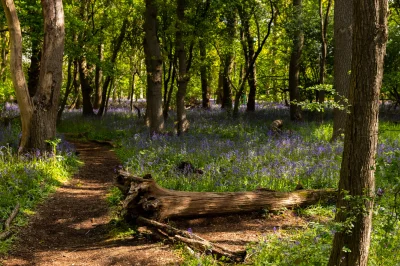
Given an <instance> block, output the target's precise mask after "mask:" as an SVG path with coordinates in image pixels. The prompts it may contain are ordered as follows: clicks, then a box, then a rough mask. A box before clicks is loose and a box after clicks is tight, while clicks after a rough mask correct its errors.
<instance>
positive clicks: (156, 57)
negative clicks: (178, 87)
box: [144, 0, 164, 135]
mask: <svg viewBox="0 0 400 266" xmlns="http://www.w3.org/2000/svg"><path fill="white" fill-rule="evenodd" d="M145 3H146V10H145V14H144V18H145V22H144V32H145V37H144V53H145V58H146V69H147V93H146V98H147V109H146V119H147V120H148V123H149V129H150V135H153V134H154V133H160V132H162V130H163V129H164V119H163V110H162V88H161V83H162V56H161V51H160V44H159V42H158V38H157V12H158V8H157V3H156V2H155V1H154V0H145Z"/></svg>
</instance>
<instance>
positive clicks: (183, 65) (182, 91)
mask: <svg viewBox="0 0 400 266" xmlns="http://www.w3.org/2000/svg"><path fill="white" fill-rule="evenodd" d="M176 14H177V17H178V21H177V23H176V28H177V29H176V37H175V40H176V46H175V51H176V55H177V58H178V62H179V65H178V69H179V71H178V82H177V83H178V91H177V92H176V120H177V121H176V122H177V123H176V129H177V134H178V135H181V134H183V133H185V132H186V131H187V130H188V129H189V121H188V120H187V118H186V109H185V97H186V89H187V84H188V82H189V75H188V73H187V58H186V51H185V42H184V40H183V34H184V31H183V27H184V26H185V25H184V24H185V0H178V3H177V8H176Z"/></svg>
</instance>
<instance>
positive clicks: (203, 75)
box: [199, 38, 210, 109]
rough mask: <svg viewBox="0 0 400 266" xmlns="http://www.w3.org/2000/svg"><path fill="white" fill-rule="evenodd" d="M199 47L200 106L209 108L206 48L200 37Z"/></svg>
mask: <svg viewBox="0 0 400 266" xmlns="http://www.w3.org/2000/svg"><path fill="white" fill-rule="evenodd" d="M199 49H200V60H201V66H200V79H201V98H202V107H203V108H204V109H210V87H209V86H208V74H207V61H206V58H207V50H206V44H205V42H204V40H203V39H202V38H200V39H199Z"/></svg>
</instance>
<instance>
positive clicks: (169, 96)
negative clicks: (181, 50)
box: [163, 56, 177, 121]
mask: <svg viewBox="0 0 400 266" xmlns="http://www.w3.org/2000/svg"><path fill="white" fill-rule="evenodd" d="M174 58H175V59H174V60H175V63H174V65H175V64H176V60H177V58H176V56H174ZM175 77H176V68H175V67H173V69H172V77H171V83H170V84H169V90H168V95H167V101H166V103H165V105H164V110H163V115H164V120H165V121H167V119H168V111H169V107H170V105H171V100H172V93H173V92H174V84H175Z"/></svg>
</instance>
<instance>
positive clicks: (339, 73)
mask: <svg viewBox="0 0 400 266" xmlns="http://www.w3.org/2000/svg"><path fill="white" fill-rule="evenodd" d="M334 8H335V12H334V16H335V17H334V30H335V32H334V34H335V38H334V40H335V55H334V62H333V71H334V76H333V87H334V89H335V90H336V92H337V93H338V94H339V95H340V96H341V97H344V98H346V99H347V98H348V97H349V88H350V70H351V44H352V18H353V0H336V1H335V6H334ZM335 101H336V102H339V103H340V104H345V103H344V102H343V101H342V99H341V98H340V97H339V96H335ZM346 117H347V113H346V110H339V109H337V108H335V109H334V110H333V134H332V141H333V140H335V139H337V138H338V137H339V136H340V135H341V134H343V133H344V128H345V125H346Z"/></svg>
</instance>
